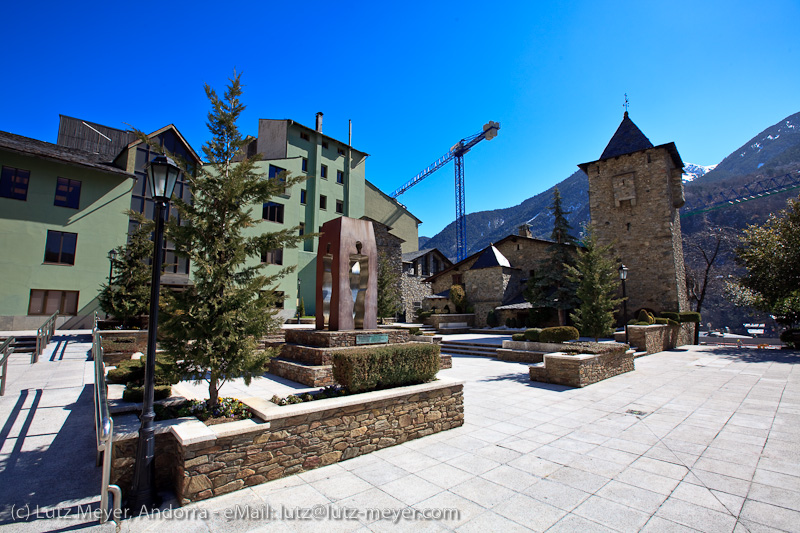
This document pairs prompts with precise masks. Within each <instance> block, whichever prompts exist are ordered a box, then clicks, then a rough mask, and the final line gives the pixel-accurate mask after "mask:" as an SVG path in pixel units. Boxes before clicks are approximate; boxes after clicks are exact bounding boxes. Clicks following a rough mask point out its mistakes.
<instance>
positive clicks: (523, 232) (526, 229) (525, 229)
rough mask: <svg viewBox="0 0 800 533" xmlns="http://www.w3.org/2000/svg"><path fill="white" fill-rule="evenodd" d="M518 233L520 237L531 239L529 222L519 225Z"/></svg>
mask: <svg viewBox="0 0 800 533" xmlns="http://www.w3.org/2000/svg"><path fill="white" fill-rule="evenodd" d="M518 235H519V236H520V237H528V238H529V239H532V238H533V235H532V234H531V226H530V224H523V225H521V226H520V227H519V232H518Z"/></svg>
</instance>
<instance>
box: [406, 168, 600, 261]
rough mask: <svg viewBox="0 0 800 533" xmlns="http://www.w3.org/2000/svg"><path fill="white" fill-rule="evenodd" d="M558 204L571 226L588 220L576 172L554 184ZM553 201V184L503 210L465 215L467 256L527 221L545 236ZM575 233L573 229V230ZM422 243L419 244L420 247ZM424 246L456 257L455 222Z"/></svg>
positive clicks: (583, 185) (583, 180) (584, 184)
mask: <svg viewBox="0 0 800 533" xmlns="http://www.w3.org/2000/svg"><path fill="white" fill-rule="evenodd" d="M557 187H558V190H559V192H561V199H562V205H563V206H564V209H565V210H566V211H568V212H569V214H568V215H567V220H568V221H569V223H570V224H571V225H572V227H573V228H576V229H577V228H578V227H579V226H580V224H582V223H583V222H584V221H586V220H588V219H589V192H588V191H589V180H588V178H587V177H586V174H584V173H583V172H582V171H580V170H579V171H577V172H575V173H574V174H572V175H571V176H570V177H568V178H567V179H565V180H564V181H562V182H561V183H559V184H558V185H557ZM552 203H553V187H551V188H550V189H547V190H546V191H544V192H542V193H539V194H537V195H536V196H533V197H531V198H528V199H527V200H525V201H523V202H522V203H520V204H518V205H515V206H513V207H507V208H505V209H494V210H491V211H478V212H476V213H470V214H468V215H467V216H466V223H467V224H466V225H467V235H468V236H469V238H468V240H467V245H468V247H467V255H471V254H473V253H475V252H477V251H479V250H482V249H483V248H485V247H486V246H488V245H489V244H490V243H494V242H497V241H499V240H500V239H502V238H503V237H506V236H508V235H509V234H511V233H516V232H517V230H518V229H519V227H520V226H521V225H522V224H525V223H527V224H530V226H531V233H532V234H533V236H534V237H540V238H545V239H547V238H549V237H550V233H551V232H552V231H553V216H552V214H551V213H550V211H549V210H548V209H547V208H548V207H549V206H550V205H551V204H552ZM575 235H577V231H576V232H575ZM421 246H422V245H421V244H420V247H421ZM425 248H438V249H439V250H440V251H441V252H442V253H443V254H445V255H446V256H447V257H449V258H450V259H451V260H453V261H454V260H455V257H456V225H455V222H451V223H450V224H448V225H447V227H445V228H444V229H443V230H442V231H440V232H439V233H437V234H436V235H434V236H433V237H431V238H430V239H429V240H427V241H425Z"/></svg>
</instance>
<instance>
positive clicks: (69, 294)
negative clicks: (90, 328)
mask: <svg viewBox="0 0 800 533" xmlns="http://www.w3.org/2000/svg"><path fill="white" fill-rule="evenodd" d="M78 295H79V292H78V291H50V290H41V289H31V297H30V302H29V303H28V314H29V315H46V316H47V315H52V314H53V313H55V312H56V311H58V312H59V313H60V314H62V315H77V314H78Z"/></svg>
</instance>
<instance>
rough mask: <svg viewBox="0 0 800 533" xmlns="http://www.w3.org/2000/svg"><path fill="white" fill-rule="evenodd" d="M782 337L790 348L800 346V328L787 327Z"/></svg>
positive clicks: (782, 340)
mask: <svg viewBox="0 0 800 533" xmlns="http://www.w3.org/2000/svg"><path fill="white" fill-rule="evenodd" d="M780 338H781V342H785V343H786V345H787V346H788V347H789V348H800V329H787V330H785V331H784V332H782V333H781V337H780Z"/></svg>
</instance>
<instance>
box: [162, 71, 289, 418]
mask: <svg viewBox="0 0 800 533" xmlns="http://www.w3.org/2000/svg"><path fill="white" fill-rule="evenodd" d="M239 78H240V75H237V74H236V73H234V76H233V78H231V79H230V83H229V85H228V87H227V90H226V91H225V94H224V98H222V99H220V98H219V97H218V96H217V93H216V92H215V91H214V90H213V89H212V88H210V87H209V86H208V85H206V87H205V90H206V95H207V96H208V99H209V100H210V102H211V111H210V112H209V114H208V123H207V125H208V129H209V131H210V132H211V136H212V137H211V140H210V141H208V142H207V143H206V144H205V145H204V146H203V152H204V154H205V157H206V160H207V161H208V163H207V164H206V165H204V166H202V167H200V168H199V169H198V173H197V177H196V178H194V179H193V180H192V182H191V185H192V195H193V202H192V203H191V204H189V203H186V202H183V201H181V200H175V205H176V206H177V208H178V211H179V213H180V216H181V219H182V220H183V221H184V222H185V224H184V225H178V224H177V223H176V222H175V221H174V220H172V221H171V222H170V225H169V227H168V237H169V239H170V240H172V241H173V242H174V243H175V250H176V253H178V254H180V255H183V256H186V257H188V258H189V259H190V260H191V263H192V265H193V281H194V285H193V286H191V287H190V288H189V289H188V290H186V291H183V292H176V293H168V295H167V297H166V298H165V299H164V311H165V312H164V315H163V316H164V317H165V320H164V322H163V325H162V326H161V328H159V334H160V337H161V340H160V344H161V346H162V347H163V348H164V349H165V351H166V352H167V353H168V354H169V355H170V356H171V357H172V358H173V359H174V360H175V361H176V363H177V364H178V367H179V371H181V373H182V374H183V375H184V376H188V377H190V378H193V379H195V380H197V381H198V382H201V381H206V382H208V392H209V403H210V404H212V405H214V404H216V403H217V400H218V397H219V389H220V387H222V385H223V383H224V382H225V381H227V380H229V379H234V378H239V377H244V379H245V383H249V382H250V379H252V377H253V376H257V375H261V374H262V373H263V372H264V366H265V364H266V362H267V361H268V359H269V357H270V356H271V355H272V352H271V351H266V352H259V351H257V350H256V343H257V341H258V340H260V339H261V338H262V337H263V336H264V335H266V334H267V333H269V332H270V331H272V330H274V329H275V328H277V327H278V324H279V317H278V313H279V311H278V304H279V298H280V297H279V296H278V295H277V293H276V292H275V290H274V289H275V284H276V282H277V281H278V280H279V279H280V278H281V277H283V276H284V275H285V274H286V273H288V272H290V271H291V270H293V269H294V267H289V268H283V269H281V270H280V271H278V272H275V273H272V274H270V275H265V274H264V272H263V269H264V268H265V265H263V264H260V263H259V264H255V265H254V264H253V259H252V258H254V257H259V256H260V255H261V254H262V253H264V252H266V251H268V250H274V249H280V248H283V247H287V246H289V247H291V246H296V245H297V243H298V242H299V241H300V240H302V239H303V238H304V237H299V236H297V232H298V228H287V229H284V230H281V231H277V232H271V233H267V232H265V233H262V234H260V235H253V232H246V230H248V228H253V227H255V226H258V225H259V223H260V222H259V220H258V218H254V217H253V206H254V205H255V206H256V207H257V208H258V209H260V208H261V205H262V204H263V203H264V202H266V201H268V200H269V199H270V198H271V197H272V196H274V195H276V194H281V193H282V192H283V190H284V188H290V187H291V186H292V185H294V184H295V183H298V182H300V181H302V179H303V178H289V177H288V176H287V175H282V176H279V177H278V178H276V179H267V178H266V176H265V174H264V173H263V172H261V171H259V169H258V168H257V165H256V160H257V157H254V158H249V157H247V156H246V154H245V153H244V150H243V148H244V147H245V144H246V141H245V140H244V139H242V136H241V134H240V133H239V130H238V128H237V126H236V121H237V119H238V118H239V116H240V115H241V113H242V111H243V110H244V105H242V103H241V102H240V100H239V97H240V95H241V92H242V91H241V84H240V81H239Z"/></svg>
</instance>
